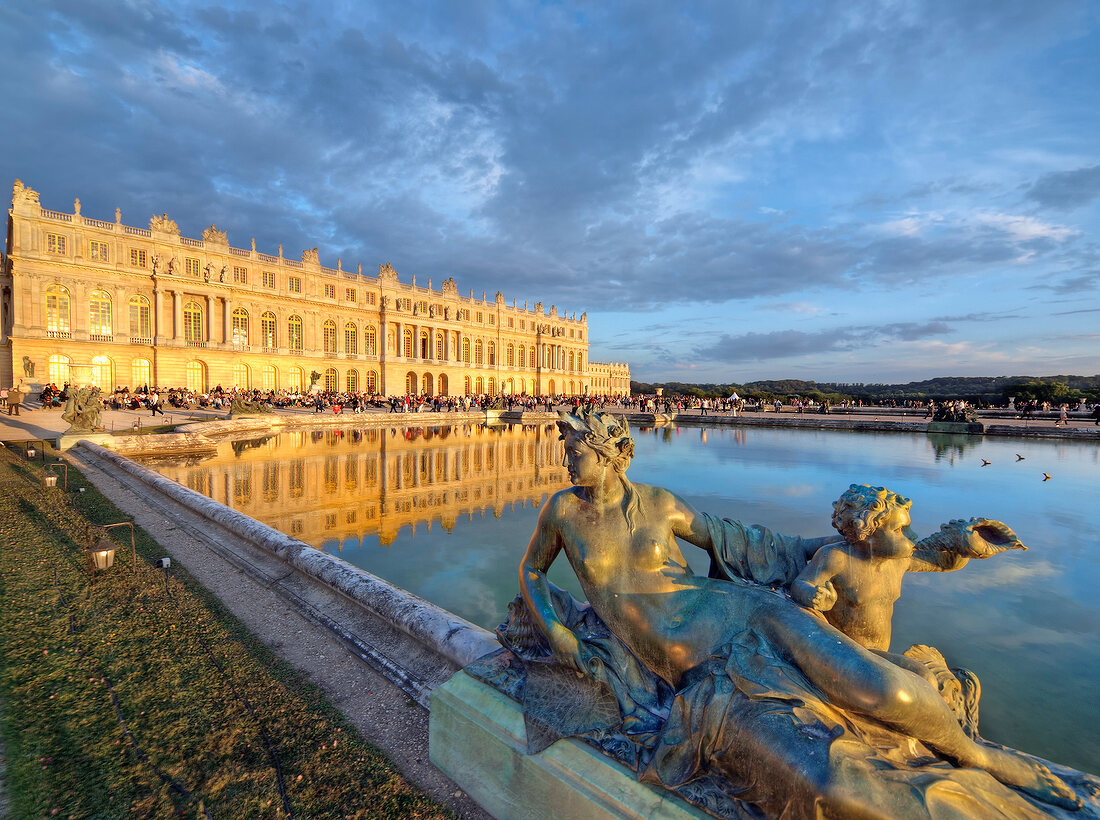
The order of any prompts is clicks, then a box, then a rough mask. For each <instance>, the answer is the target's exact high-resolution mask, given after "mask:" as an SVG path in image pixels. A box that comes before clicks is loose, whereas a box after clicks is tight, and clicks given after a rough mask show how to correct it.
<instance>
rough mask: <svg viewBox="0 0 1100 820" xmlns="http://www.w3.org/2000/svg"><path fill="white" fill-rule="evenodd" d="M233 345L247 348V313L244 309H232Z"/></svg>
mask: <svg viewBox="0 0 1100 820" xmlns="http://www.w3.org/2000/svg"><path fill="white" fill-rule="evenodd" d="M233 344H235V345H237V346H239V347H247V346H248V311H247V310H245V309H244V308H234V309H233Z"/></svg>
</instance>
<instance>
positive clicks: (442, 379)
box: [439, 373, 450, 396]
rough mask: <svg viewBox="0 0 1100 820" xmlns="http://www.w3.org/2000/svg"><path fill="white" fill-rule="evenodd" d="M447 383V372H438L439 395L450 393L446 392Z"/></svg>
mask: <svg viewBox="0 0 1100 820" xmlns="http://www.w3.org/2000/svg"><path fill="white" fill-rule="evenodd" d="M448 385H449V382H448V381H447V374H446V373H440V374H439V395H441V396H449V395H450V393H448V392H447V388H448Z"/></svg>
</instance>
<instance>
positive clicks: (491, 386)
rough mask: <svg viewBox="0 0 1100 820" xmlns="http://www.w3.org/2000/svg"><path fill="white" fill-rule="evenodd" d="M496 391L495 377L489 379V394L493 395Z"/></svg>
mask: <svg viewBox="0 0 1100 820" xmlns="http://www.w3.org/2000/svg"><path fill="white" fill-rule="evenodd" d="M496 393H497V381H496V379H493V378H490V379H489V394H490V395H492V396H495V395H496Z"/></svg>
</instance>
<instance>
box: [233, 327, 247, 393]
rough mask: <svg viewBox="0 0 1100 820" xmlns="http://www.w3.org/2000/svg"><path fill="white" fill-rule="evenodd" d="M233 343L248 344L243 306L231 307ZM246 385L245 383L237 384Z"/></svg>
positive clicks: (244, 345) (243, 345)
mask: <svg viewBox="0 0 1100 820" xmlns="http://www.w3.org/2000/svg"><path fill="white" fill-rule="evenodd" d="M233 344H235V345H239V346H242V347H247V346H248V311H247V310H245V309H244V308H234V309H233ZM238 387H247V385H243V384H241V385H238Z"/></svg>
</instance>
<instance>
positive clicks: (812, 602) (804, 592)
mask: <svg viewBox="0 0 1100 820" xmlns="http://www.w3.org/2000/svg"><path fill="white" fill-rule="evenodd" d="M791 597H792V598H794V600H795V601H797V602H798V603H800V604H802V606H807V607H809V608H810V609H816V610H818V611H819V612H827V611H829V610H830V609H832V608H833V605H834V604H836V588H835V587H834V586H833V582H832V581H826V582H825V583H824V584H822V585H820V586H814V585H813V584H811V583H808V582H806V581H795V582H794V583H793V584H791Z"/></svg>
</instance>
